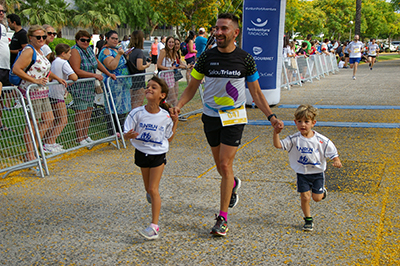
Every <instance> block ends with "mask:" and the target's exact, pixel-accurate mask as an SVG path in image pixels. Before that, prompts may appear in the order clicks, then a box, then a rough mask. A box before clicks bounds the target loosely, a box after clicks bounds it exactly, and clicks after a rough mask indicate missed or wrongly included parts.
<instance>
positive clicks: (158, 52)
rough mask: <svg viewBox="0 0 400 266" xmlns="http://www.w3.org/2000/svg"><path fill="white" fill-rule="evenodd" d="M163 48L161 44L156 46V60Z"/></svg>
mask: <svg viewBox="0 0 400 266" xmlns="http://www.w3.org/2000/svg"><path fill="white" fill-rule="evenodd" d="M164 48H165V45H164V44H163V43H162V42H159V43H158V44H157V58H158V57H159V56H160V51H161V50H162V49H164Z"/></svg>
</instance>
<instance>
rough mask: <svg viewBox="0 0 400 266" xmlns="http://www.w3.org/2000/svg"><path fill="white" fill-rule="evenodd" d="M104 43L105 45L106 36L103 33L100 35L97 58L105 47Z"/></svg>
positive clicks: (97, 44) (96, 52) (96, 51)
mask: <svg viewBox="0 0 400 266" xmlns="http://www.w3.org/2000/svg"><path fill="white" fill-rule="evenodd" d="M104 43H105V40H104V34H103V33H101V34H100V35H99V40H98V41H97V42H96V49H95V54H96V56H97V57H98V56H99V53H100V51H101V49H102V48H103V46H104Z"/></svg>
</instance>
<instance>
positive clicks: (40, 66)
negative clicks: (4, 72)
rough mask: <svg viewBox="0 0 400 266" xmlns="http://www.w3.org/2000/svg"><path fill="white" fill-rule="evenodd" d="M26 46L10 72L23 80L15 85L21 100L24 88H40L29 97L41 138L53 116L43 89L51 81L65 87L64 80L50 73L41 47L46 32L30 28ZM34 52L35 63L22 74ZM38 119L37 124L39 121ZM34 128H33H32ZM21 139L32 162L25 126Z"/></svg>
mask: <svg viewBox="0 0 400 266" xmlns="http://www.w3.org/2000/svg"><path fill="white" fill-rule="evenodd" d="M27 37H28V41H29V44H28V45H27V46H25V48H24V49H23V50H22V53H21V55H20V56H19V57H18V59H17V60H16V62H15V63H14V67H13V72H14V74H15V75H17V76H19V77H20V78H21V79H22V81H21V84H20V85H19V86H18V89H19V90H20V91H21V93H22V94H23V96H24V98H27V95H26V93H27V89H28V87H29V86H30V85H32V84H37V85H39V86H38V87H35V88H34V89H31V90H30V93H29V97H30V99H31V101H32V110H31V111H33V113H34V114H35V118H36V120H37V125H38V128H39V133H40V138H42V137H43V136H44V134H45V133H46V132H47V130H48V129H49V128H50V126H51V125H52V124H53V121H54V115H53V110H52V108H51V105H50V101H49V97H48V95H49V89H48V88H47V87H45V85H46V84H47V82H48V81H49V79H50V80H52V79H55V80H57V81H58V82H60V83H62V84H63V85H65V86H66V85H67V83H66V81H65V80H63V79H61V78H59V77H57V76H56V75H55V74H54V73H51V72H50V67H51V64H50V62H49V60H47V58H46V57H45V56H44V55H43V53H42V51H41V50H40V48H42V46H43V45H44V44H45V41H46V38H47V32H46V30H45V29H44V28H43V27H42V26H39V25H34V26H31V27H30V28H29V30H28V33H27ZM34 52H35V53H36V61H35V63H34V64H33V65H32V66H31V67H30V68H29V69H28V70H27V72H25V69H26V68H27V67H28V66H29V65H30V63H31V62H32V57H33V53H34ZM39 119H41V120H40V122H39ZM30 122H31V124H33V121H32V118H30ZM32 126H33V125H32ZM24 140H25V145H26V151H27V154H26V160H28V161H31V160H35V159H36V156H35V151H34V148H33V143H32V140H31V136H30V133H29V127H28V125H27V126H26V127H25V130H24Z"/></svg>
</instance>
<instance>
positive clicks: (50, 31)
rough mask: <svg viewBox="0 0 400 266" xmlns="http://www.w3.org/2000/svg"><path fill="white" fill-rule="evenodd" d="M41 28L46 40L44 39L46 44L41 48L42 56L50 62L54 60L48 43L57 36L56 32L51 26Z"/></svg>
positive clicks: (45, 25)
mask: <svg viewBox="0 0 400 266" xmlns="http://www.w3.org/2000/svg"><path fill="white" fill-rule="evenodd" d="M43 28H44V29H45V30H46V31H47V38H46V43H45V44H44V45H43V46H42V52H43V54H44V56H46V57H47V59H49V61H50V62H52V61H53V60H54V59H55V56H54V53H53V51H52V50H51V48H50V47H49V43H52V42H53V41H54V38H55V37H56V36H57V32H56V31H55V29H54V28H53V27H52V26H50V25H48V24H44V25H43Z"/></svg>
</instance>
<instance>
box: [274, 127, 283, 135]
mask: <svg viewBox="0 0 400 266" xmlns="http://www.w3.org/2000/svg"><path fill="white" fill-rule="evenodd" d="M282 129H283V128H274V132H275V133H276V134H279V133H281V131H282Z"/></svg>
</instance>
